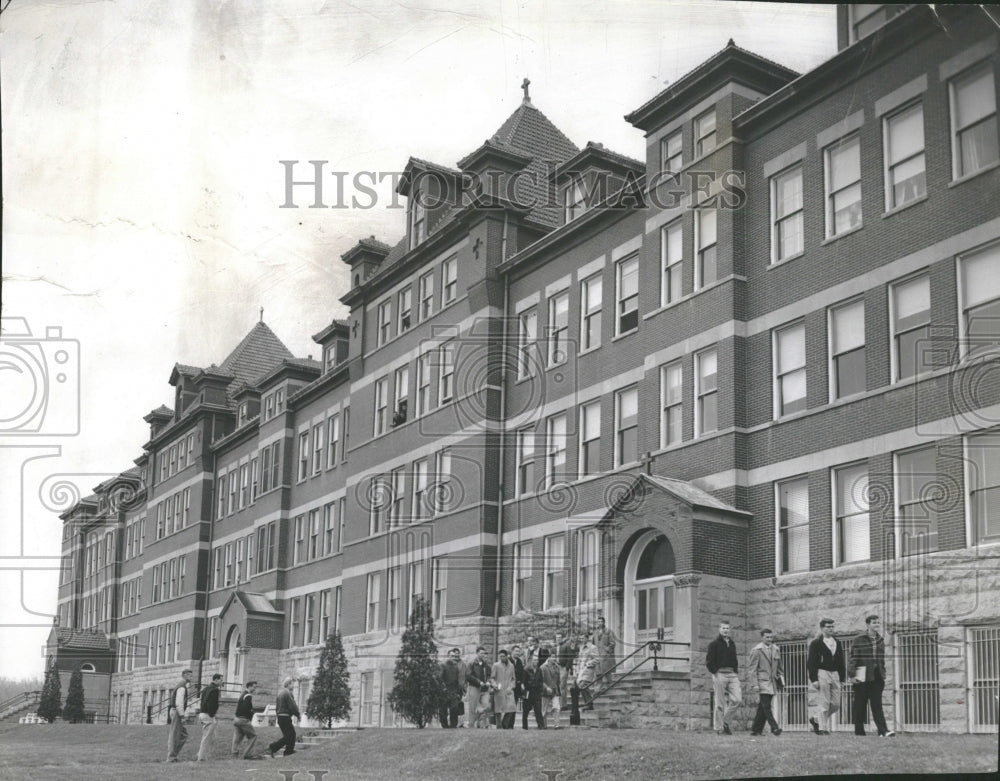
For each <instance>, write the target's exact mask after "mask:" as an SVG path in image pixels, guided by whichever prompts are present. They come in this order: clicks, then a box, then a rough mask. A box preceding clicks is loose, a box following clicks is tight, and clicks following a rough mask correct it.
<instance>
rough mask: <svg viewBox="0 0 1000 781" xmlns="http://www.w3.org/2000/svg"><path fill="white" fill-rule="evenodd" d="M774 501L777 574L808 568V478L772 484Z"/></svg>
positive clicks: (803, 570) (802, 570)
mask: <svg viewBox="0 0 1000 781" xmlns="http://www.w3.org/2000/svg"><path fill="white" fill-rule="evenodd" d="M775 492H776V495H777V498H776V503H777V505H778V574H779V575H784V574H785V573H787V572H805V571H806V570H808V569H809V481H808V480H806V479H805V478H800V479H798V480H789V481H787V482H784V483H778V484H777V485H776V486H775Z"/></svg>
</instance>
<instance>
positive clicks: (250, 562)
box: [246, 533, 256, 580]
mask: <svg viewBox="0 0 1000 781" xmlns="http://www.w3.org/2000/svg"><path fill="white" fill-rule="evenodd" d="M255 541H256V538H255V537H254V535H253V534H252V533H251V534H248V535H247V537H246V549H247V580H250V578H252V577H253V574H254V572H255V570H254V556H255V553H256V550H255V548H254V543H255Z"/></svg>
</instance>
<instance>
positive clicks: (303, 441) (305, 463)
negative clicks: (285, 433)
mask: <svg viewBox="0 0 1000 781" xmlns="http://www.w3.org/2000/svg"><path fill="white" fill-rule="evenodd" d="M307 477H309V430H308V429H306V430H305V431H300V432H299V473H298V482H300V483H301V482H302V481H303V480H305V479H306V478H307Z"/></svg>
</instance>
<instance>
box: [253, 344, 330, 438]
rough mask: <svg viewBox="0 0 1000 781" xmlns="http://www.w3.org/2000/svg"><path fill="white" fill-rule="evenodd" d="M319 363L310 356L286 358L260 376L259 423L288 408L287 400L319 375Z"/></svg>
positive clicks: (278, 414) (274, 416)
mask: <svg viewBox="0 0 1000 781" xmlns="http://www.w3.org/2000/svg"><path fill="white" fill-rule="evenodd" d="M320 373H321V372H320V364H319V362H318V361H314V360H312V359H311V358H286V359H285V360H283V361H282V362H281V363H279V364H278V365H277V366H275V367H274V368H273V369H271V371H269V372H268V373H267V374H265V375H264V376H263V377H261V378H260V379H259V380H258V381H257V383H256V385H257V387H258V388H259V389H260V399H261V415H260V421H261V423H267V422H268V421H269V420H272V419H273V418H276V417H279V416H280V415H282V414H283V413H284V412H285V411H286V410H287V409H288V400H289V399H290V398H292V396H294V395H295V394H296V393H298V392H299V391H300V390H302V388H304V387H305V386H306V385H309V384H310V383H311V382H313V381H314V380H315V379H316V378H317V377H319V376H320Z"/></svg>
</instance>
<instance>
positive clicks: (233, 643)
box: [226, 626, 243, 686]
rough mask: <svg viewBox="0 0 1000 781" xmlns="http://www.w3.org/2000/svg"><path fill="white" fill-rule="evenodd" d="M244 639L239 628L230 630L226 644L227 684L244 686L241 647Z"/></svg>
mask: <svg viewBox="0 0 1000 781" xmlns="http://www.w3.org/2000/svg"><path fill="white" fill-rule="evenodd" d="M242 640H243V637H242V635H241V634H240V630H239V629H238V628H237V627H235V626H234V627H233V628H232V629H230V630H229V640H228V641H227V642H226V684H228V685H233V684H237V685H241V686H242V684H243V654H242V653H241V652H240V645H241V644H242Z"/></svg>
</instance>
